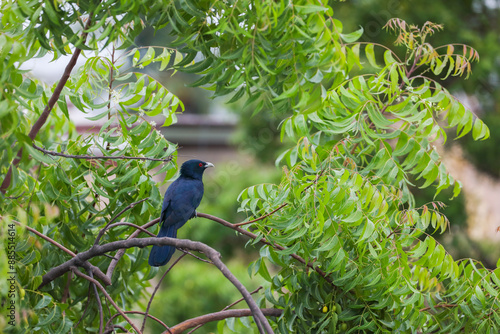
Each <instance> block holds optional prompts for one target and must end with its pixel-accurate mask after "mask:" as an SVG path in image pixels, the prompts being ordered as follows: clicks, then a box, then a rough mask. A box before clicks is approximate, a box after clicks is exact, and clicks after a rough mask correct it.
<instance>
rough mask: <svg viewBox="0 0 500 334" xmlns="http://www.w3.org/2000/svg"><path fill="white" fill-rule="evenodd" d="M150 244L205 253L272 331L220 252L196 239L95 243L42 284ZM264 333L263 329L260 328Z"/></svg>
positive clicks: (259, 321) (260, 322)
mask: <svg viewBox="0 0 500 334" xmlns="http://www.w3.org/2000/svg"><path fill="white" fill-rule="evenodd" d="M151 245H157V246H166V245H168V246H174V247H177V248H187V249H190V250H194V251H198V252H201V253H203V254H205V255H206V256H207V257H208V258H209V259H210V260H211V261H212V262H213V263H214V265H215V266H216V267H217V268H218V269H219V270H220V271H221V273H222V274H223V275H224V276H225V277H226V278H227V279H228V280H229V281H230V282H231V283H232V284H233V285H234V286H235V287H236V288H237V289H238V290H239V291H240V293H241V295H242V296H243V298H245V301H246V302H247V304H248V306H249V307H250V309H251V310H252V314H253V317H254V319H255V323H256V324H257V326H258V327H259V329H261V327H263V328H264V329H265V331H266V332H267V333H268V334H271V333H274V332H273V330H272V328H271V325H269V322H268V321H267V319H266V317H265V316H264V315H263V314H262V311H261V310H260V309H259V307H258V306H257V304H256V303H255V301H254V300H253V298H252V296H251V295H250V293H249V292H248V290H247V289H246V288H245V287H244V286H243V284H241V282H240V281H239V280H238V279H237V278H236V277H235V276H234V275H233V274H232V273H231V272H230V271H229V269H228V268H227V267H226V265H225V264H224V263H223V262H222V261H221V260H220V254H219V253H218V252H217V251H216V250H215V249H213V248H211V247H209V246H207V245H205V244H203V243H201V242H196V241H191V240H186V239H174V238H167V237H163V238H142V239H130V240H120V241H114V242H110V243H107V244H104V245H96V246H94V247H92V248H91V249H89V250H87V251H85V252H82V253H79V254H77V255H76V256H75V257H74V258H72V259H71V260H69V261H66V262H65V263H63V264H61V265H59V266H57V267H54V268H52V269H51V270H49V272H47V274H45V275H44V276H43V278H42V286H43V285H46V284H48V283H50V282H51V281H53V280H54V279H56V278H57V277H60V276H61V275H63V274H64V273H66V272H68V271H69V270H71V268H72V267H75V266H81V265H82V264H83V263H84V262H85V261H87V260H89V259H91V258H93V257H96V256H99V255H103V254H104V253H107V252H112V251H115V250H117V249H123V248H132V247H141V248H143V247H147V246H151ZM261 332H262V333H264V330H262V329H261Z"/></svg>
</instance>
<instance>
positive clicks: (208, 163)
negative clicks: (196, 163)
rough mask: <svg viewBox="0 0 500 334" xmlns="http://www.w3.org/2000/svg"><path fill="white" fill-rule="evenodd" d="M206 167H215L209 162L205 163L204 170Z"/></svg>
mask: <svg viewBox="0 0 500 334" xmlns="http://www.w3.org/2000/svg"><path fill="white" fill-rule="evenodd" d="M208 167H215V166H214V164H213V163H211V162H206V163H205V168H208Z"/></svg>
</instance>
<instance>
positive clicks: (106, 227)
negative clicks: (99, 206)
mask: <svg viewBox="0 0 500 334" xmlns="http://www.w3.org/2000/svg"><path fill="white" fill-rule="evenodd" d="M148 199H149V197H146V198H143V199H141V200H140V201H137V202H134V203H130V204H129V205H127V206H126V207H125V208H124V209H123V210H122V211H120V212H118V213H117V214H116V215H115V216H114V217H113V218H111V220H110V221H109V222H108V223H107V224H106V226H104V228H103V229H101V230H100V231H99V234H98V235H97V237H96V239H95V241H94V245H97V244H99V241H100V240H101V238H102V236H103V235H104V233H106V230H107V229H108V228H109V226H110V225H111V224H113V222H114V221H115V220H117V219H118V217H120V216H121V215H122V214H123V213H124V212H126V211H127V210H130V209H132V208H134V207H135V206H136V205H137V204H141V203H142V202H144V201H146V200H148ZM122 225H123V224H122ZM135 226H137V225H135ZM137 227H138V228H139V229H141V228H142V227H139V226H137Z"/></svg>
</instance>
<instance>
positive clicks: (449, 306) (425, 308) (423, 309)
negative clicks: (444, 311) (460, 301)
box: [418, 304, 458, 312]
mask: <svg viewBox="0 0 500 334" xmlns="http://www.w3.org/2000/svg"><path fill="white" fill-rule="evenodd" d="M457 306H458V305H457V304H438V305H434V306H432V307H430V306H429V307H424V308H422V309H420V310H418V311H419V312H426V311H429V310H432V309H435V308H453V307H457Z"/></svg>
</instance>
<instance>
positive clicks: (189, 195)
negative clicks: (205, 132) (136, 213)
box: [148, 159, 214, 267]
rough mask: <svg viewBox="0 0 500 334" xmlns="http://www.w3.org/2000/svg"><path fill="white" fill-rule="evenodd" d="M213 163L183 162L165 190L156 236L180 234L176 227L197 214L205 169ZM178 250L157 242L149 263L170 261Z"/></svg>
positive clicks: (175, 235)
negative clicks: (178, 174) (175, 177)
mask: <svg viewBox="0 0 500 334" xmlns="http://www.w3.org/2000/svg"><path fill="white" fill-rule="evenodd" d="M208 167H214V165H213V164H212V163H210V162H204V161H201V160H197V159H193V160H188V161H186V162H184V163H183V164H182V166H181V170H180V176H179V177H178V178H177V180H175V181H174V182H173V183H172V184H171V185H170V186H169V187H168V189H167V191H166V192H165V196H164V199H163V205H162V208H161V214H160V231H159V232H158V235H157V238H161V237H170V238H176V237H177V230H178V229H179V228H181V227H182V226H183V225H184V224H185V223H186V222H187V221H188V220H189V219H191V218H194V217H196V208H198V205H200V202H201V199H202V197H203V191H204V189H203V180H202V177H203V172H204V171H205V169H207V168H208ZM174 252H175V247H174V246H156V245H154V246H153V248H152V249H151V252H150V253H149V260H148V263H149V265H150V266H152V267H159V266H163V265H165V264H167V262H168V261H169V260H170V258H171V257H172V255H173V254H174Z"/></svg>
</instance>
